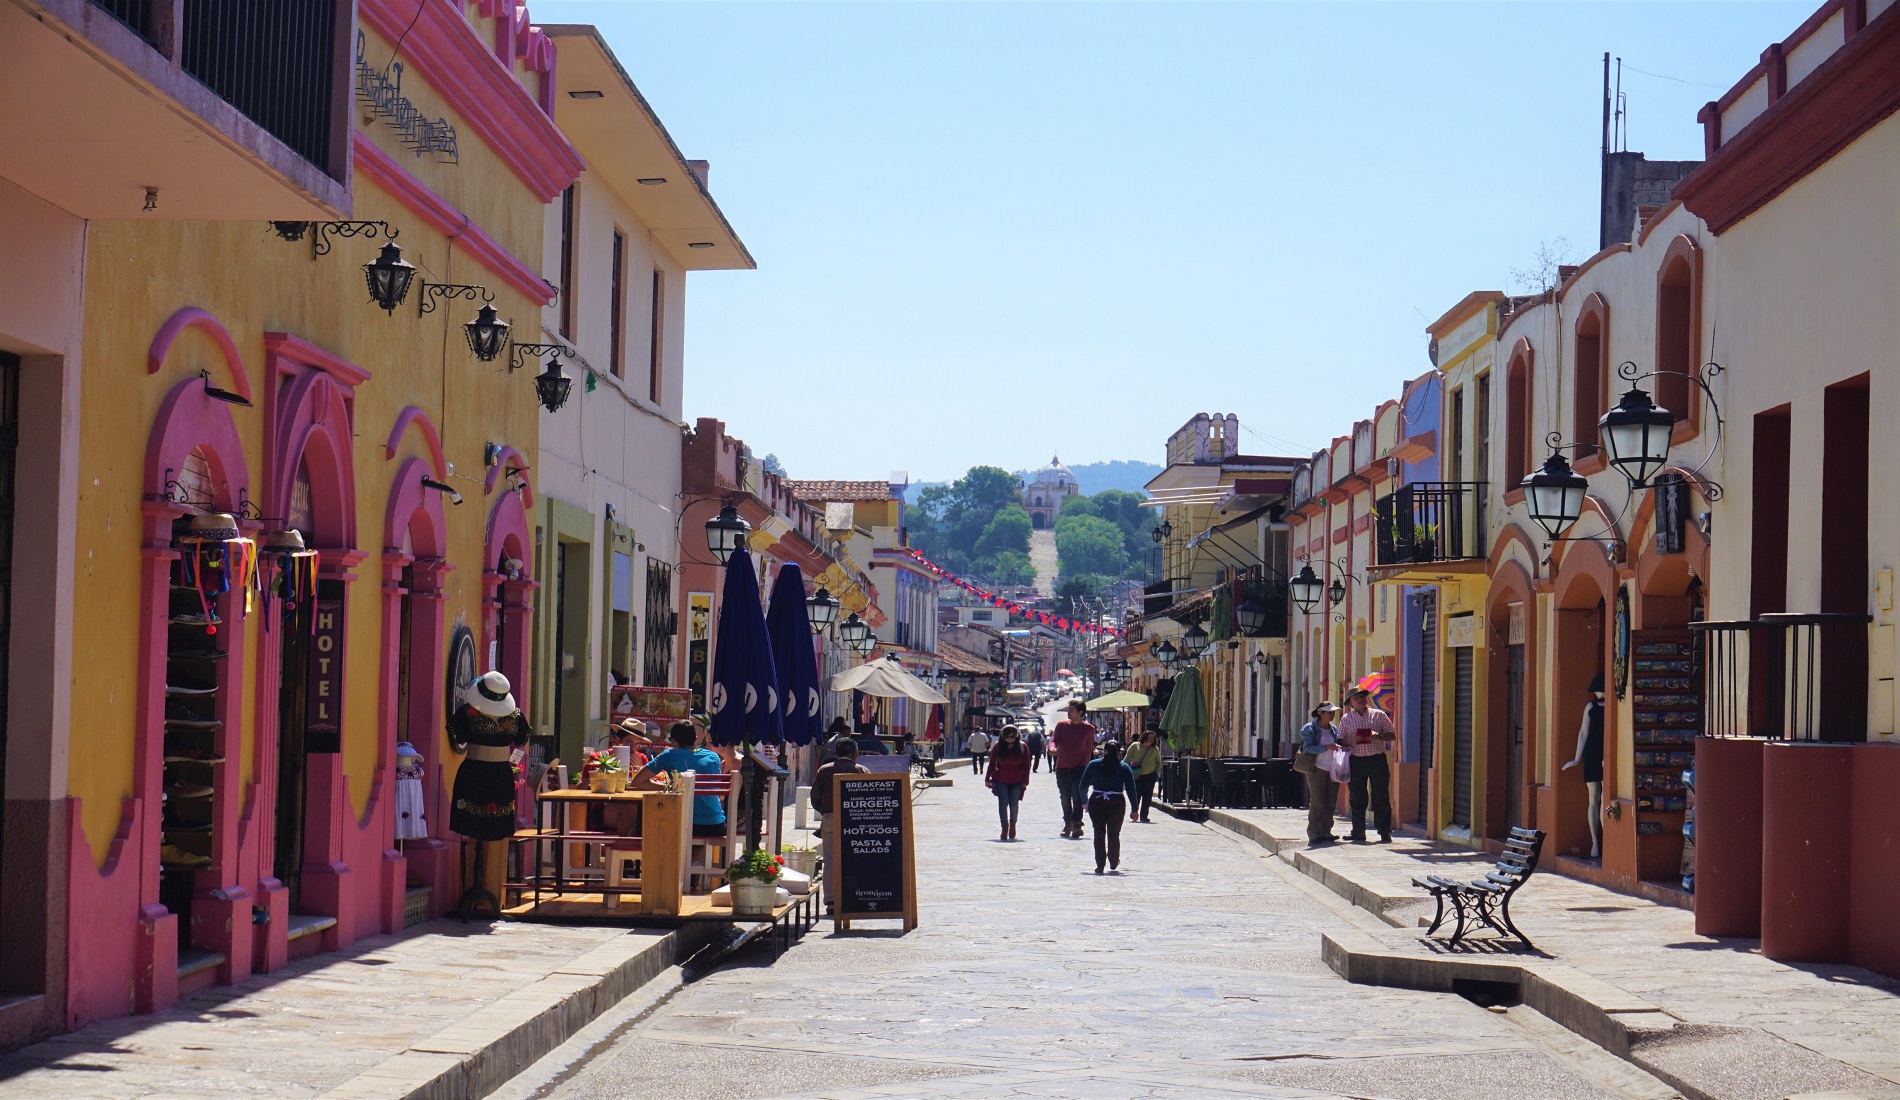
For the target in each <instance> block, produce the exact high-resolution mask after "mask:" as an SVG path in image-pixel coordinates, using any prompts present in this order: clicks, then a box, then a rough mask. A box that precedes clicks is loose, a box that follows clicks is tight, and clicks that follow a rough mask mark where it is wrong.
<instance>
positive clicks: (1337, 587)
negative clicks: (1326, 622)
mask: <svg viewBox="0 0 1900 1100" xmlns="http://www.w3.org/2000/svg"><path fill="white" fill-rule="evenodd" d="M1326 602H1328V603H1330V604H1332V605H1333V606H1334V607H1338V606H1339V605H1340V604H1342V603H1345V602H1346V585H1345V583H1344V582H1343V581H1341V580H1340V579H1339V578H1338V577H1334V578H1333V583H1332V584H1330V585H1328V586H1327V588H1326Z"/></svg>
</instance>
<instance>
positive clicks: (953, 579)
mask: <svg viewBox="0 0 1900 1100" xmlns="http://www.w3.org/2000/svg"><path fill="white" fill-rule="evenodd" d="M903 552H904V553H905V554H908V555H910V557H911V558H912V559H914V560H915V561H916V562H917V564H919V565H921V566H923V567H924V569H925V571H927V572H928V573H929V574H930V575H931V576H933V577H936V578H937V579H938V580H940V581H944V582H946V583H949V584H954V585H956V586H957V587H958V588H961V589H963V590H964V591H965V592H968V593H969V594H971V595H972V596H975V597H976V598H977V600H978V601H979V602H981V603H986V604H989V605H990V606H992V607H1000V608H1003V609H1005V610H1007V611H1008V612H1009V613H1010V614H1012V615H1020V616H1022V617H1023V618H1024V619H1030V620H1033V621H1035V622H1039V623H1041V624H1042V625H1043V626H1047V627H1052V628H1054V629H1056V630H1066V631H1070V632H1072V633H1081V634H1099V635H1101V636H1103V637H1105V638H1120V637H1121V636H1122V631H1121V628H1120V627H1115V626H1101V625H1099V624H1096V623H1079V622H1075V621H1073V620H1071V619H1065V618H1062V617H1060V616H1058V615H1055V614H1053V613H1051V612H1048V611H1038V610H1036V609H1035V608H1033V607H1025V606H1023V605H1022V604H1019V603H1015V602H1013V601H1011V600H1007V599H1004V598H1003V597H1002V596H998V595H997V594H996V593H994V592H986V591H984V590H983V589H981V588H978V587H977V586H976V585H974V584H971V583H970V582H969V581H966V580H964V579H963V578H962V577H959V576H957V575H956V574H955V573H952V572H950V571H949V570H948V569H945V568H944V567H942V566H941V565H938V564H937V563H936V562H934V561H931V560H930V559H929V558H926V557H924V555H923V554H922V553H921V552H919V551H917V550H913V549H911V548H910V547H908V546H906V547H904V548H903Z"/></svg>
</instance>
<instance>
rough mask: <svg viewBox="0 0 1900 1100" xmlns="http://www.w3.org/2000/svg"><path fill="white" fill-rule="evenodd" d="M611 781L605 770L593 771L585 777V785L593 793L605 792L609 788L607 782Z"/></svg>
mask: <svg viewBox="0 0 1900 1100" xmlns="http://www.w3.org/2000/svg"><path fill="white" fill-rule="evenodd" d="M611 782H613V780H612V779H611V778H609V777H608V775H607V773H606V772H595V773H594V774H592V775H590V776H588V777H587V787H588V789H589V790H591V791H593V792H594V793H595V794H606V793H607V791H608V790H609V787H608V784H609V783H611Z"/></svg>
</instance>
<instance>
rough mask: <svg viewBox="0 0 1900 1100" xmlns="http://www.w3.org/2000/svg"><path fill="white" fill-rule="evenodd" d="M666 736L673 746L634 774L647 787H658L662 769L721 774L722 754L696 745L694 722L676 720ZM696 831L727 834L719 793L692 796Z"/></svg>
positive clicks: (708, 833) (724, 811)
mask: <svg viewBox="0 0 1900 1100" xmlns="http://www.w3.org/2000/svg"><path fill="white" fill-rule="evenodd" d="M667 737H668V738H669V739H670V740H671V741H672V742H673V747H672V748H670V749H668V750H666V751H665V752H663V753H661V754H660V755H658V756H656V757H654V758H653V759H651V760H649V761H647V766H646V767H644V768H641V769H640V773H639V774H638V775H636V776H634V777H633V779H634V782H635V783H636V784H638V785H640V786H644V787H658V786H659V785H660V775H661V773H663V772H693V773H694V774H696V775H718V774H720V773H721V772H722V771H724V770H725V769H724V767H723V766H722V763H721V761H720V759H719V754H718V753H716V752H714V751H712V750H711V749H696V748H694V747H693V744H694V742H696V741H697V740H698V739H699V734H698V732H697V731H696V730H694V729H693V725H692V723H691V722H676V723H674V725H673V728H672V729H671V730H670V731H668V733H667ZM693 835H694V836H725V835H726V804H725V801H724V800H723V799H721V798H720V797H719V796H718V795H716V794H698V795H694V796H693Z"/></svg>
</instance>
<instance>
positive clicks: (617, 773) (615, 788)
mask: <svg viewBox="0 0 1900 1100" xmlns="http://www.w3.org/2000/svg"><path fill="white" fill-rule="evenodd" d="M586 760H587V763H586V765H585V766H584V767H582V769H581V774H582V775H583V776H585V777H586V779H587V782H588V785H589V786H590V787H591V788H593V791H594V793H595V794H615V793H618V792H620V791H624V790H626V789H627V769H626V768H624V767H621V765H620V757H619V756H618V755H617V754H616V753H614V752H613V750H611V749H601V750H595V749H588V750H587V751H586Z"/></svg>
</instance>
